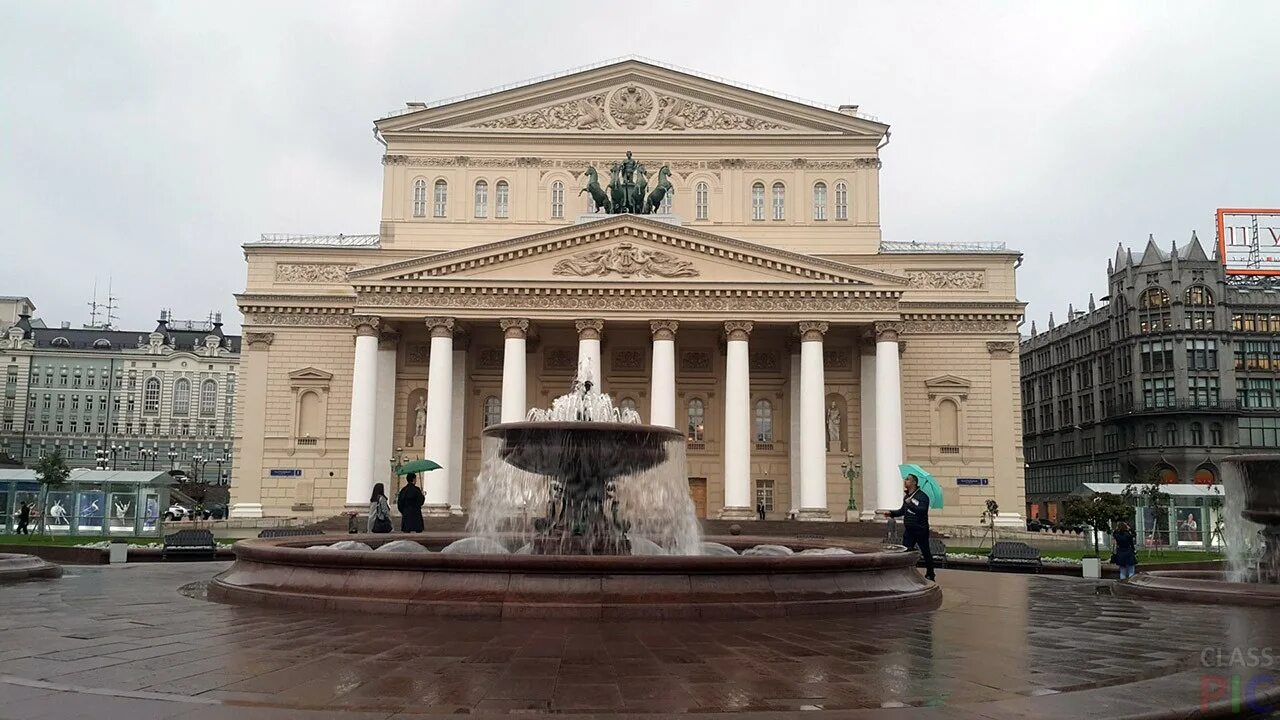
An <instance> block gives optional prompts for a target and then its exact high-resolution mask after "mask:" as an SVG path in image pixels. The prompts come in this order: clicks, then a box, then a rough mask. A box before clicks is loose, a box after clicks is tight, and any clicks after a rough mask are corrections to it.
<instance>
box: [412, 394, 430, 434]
mask: <svg viewBox="0 0 1280 720" xmlns="http://www.w3.org/2000/svg"><path fill="white" fill-rule="evenodd" d="M413 417H414V421H413V436H414V437H415V438H420V437H426V435H427V399H426V398H422V399H420V400H418V406H417V407H415V408H414V409H413Z"/></svg>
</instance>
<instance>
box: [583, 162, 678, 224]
mask: <svg viewBox="0 0 1280 720" xmlns="http://www.w3.org/2000/svg"><path fill="white" fill-rule="evenodd" d="M585 174H586V176H587V186H586V187H585V188H582V190H580V191H579V192H578V194H579V195H581V194H582V193H587V194H589V195H590V196H591V199H592V201H594V202H595V206H596V212H600V211H602V210H603V211H604V212H605V213H608V214H610V215H614V214H619V213H631V214H633V215H651V214H653V213H655V212H657V210H658V208H660V207H662V201H663V200H664V199H665V198H666V197H667V195H670V194H673V193H675V188H674V187H672V185H671V169H670V168H669V167H667V166H666V165H663V166H662V167H661V168H659V169H658V178H657V180H656V181H655V182H654V184H653V189H650V188H649V172H648V171H647V170H646V169H645V167H644V165H642V164H640V163H639V162H637V161H636V159H635V158H633V157H632V156H631V151H630V150H628V151H627V157H626V159H625V160H623V161H622V162H618V163H614V164H613V165H611V166H610V167H609V185H608V187H607V189H606V188H604V187H601V185H600V173H599V171H597V170H596V168H595V166H587V169H586V171H585Z"/></svg>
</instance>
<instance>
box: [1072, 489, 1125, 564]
mask: <svg viewBox="0 0 1280 720" xmlns="http://www.w3.org/2000/svg"><path fill="white" fill-rule="evenodd" d="M1063 511H1064V513H1063V514H1064V515H1065V516H1066V520H1067V522H1068V523H1070V524H1072V525H1087V526H1089V527H1091V528H1093V529H1094V530H1095V532H1094V533H1093V554H1094V556H1098V554H1099V551H1100V550H1099V547H1098V545H1099V543H1098V533H1097V532H1096V531H1102V532H1107V533H1109V532H1111V528H1112V525H1113V524H1114V523H1118V522H1130V521H1131V520H1132V519H1133V508H1132V507H1130V506H1129V503H1128V502H1127V501H1126V500H1125V498H1124V497H1123V496H1121V495H1116V494H1114V493H1106V492H1104V493H1096V494H1093V495H1085V496H1081V495H1075V496H1072V497H1069V498H1067V500H1066V502H1065V503H1064V504H1063Z"/></svg>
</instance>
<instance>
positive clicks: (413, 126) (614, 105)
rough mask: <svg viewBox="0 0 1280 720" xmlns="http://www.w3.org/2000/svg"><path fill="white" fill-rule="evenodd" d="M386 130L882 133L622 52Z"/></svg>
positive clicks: (867, 122)
mask: <svg viewBox="0 0 1280 720" xmlns="http://www.w3.org/2000/svg"><path fill="white" fill-rule="evenodd" d="M377 125H378V128H379V130H380V131H381V132H383V133H384V134H394V133H412V132H424V131H432V130H479V131H493V132H501V131H539V132H543V131H572V132H600V133H609V132H614V133H741V132H750V133H762V132H763V133H770V132H773V133H815V132H816V133H831V134H839V135H855V136H867V137H875V138H878V137H882V136H883V135H884V134H885V132H886V131H887V129H888V126H886V125H884V124H882V123H879V122H877V121H874V120H871V119H869V118H866V117H863V116H859V115H857V114H856V112H838V111H835V110H832V109H828V108H825V107H820V106H817V105H813V104H808V103H804V102H799V101H796V100H791V99H787V98H783V97H781V96H779V95H774V94H770V93H767V92H763V91H759V90H753V89H748V88H746V87H742V86H739V85H733V84H729V83H727V82H720V81H717V80H712V79H709V78H706V77H702V76H699V75H695V74H691V73H686V72H682V71H679V70H675V69H672V68H668V67H663V66H661V65H657V64H653V63H650V62H646V61H643V60H639V59H627V60H622V61H619V62H616V63H611V64H608V65H604V66H601V67H595V68H590V69H587V70H582V71H579V72H575V73H570V74H566V75H563V76H560V77H555V78H551V79H547V80H540V81H533V82H530V83H527V84H523V85H519V86H517V87H514V88H509V89H505V90H498V91H494V92H491V93H485V94H481V95H479V96H476V97H470V98H465V99H461V100H457V101H452V102H450V101H446V102H443V103H440V104H437V105H434V106H432V107H426V106H422V105H419V106H413V105H411V106H410V108H409V110H408V111H406V112H405V113H402V114H400V115H397V116H395V117H392V118H387V119H383V120H380V121H378V123H377Z"/></svg>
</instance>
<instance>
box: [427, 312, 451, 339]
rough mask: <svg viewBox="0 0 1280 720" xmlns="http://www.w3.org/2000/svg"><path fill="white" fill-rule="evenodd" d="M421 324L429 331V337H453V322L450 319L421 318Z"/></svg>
mask: <svg viewBox="0 0 1280 720" xmlns="http://www.w3.org/2000/svg"><path fill="white" fill-rule="evenodd" d="M422 322H423V324H425V325H426V326H427V329H428V330H430V331H431V337H447V338H451V337H453V326H454V322H453V318H451V317H429V318H423V320H422Z"/></svg>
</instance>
